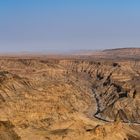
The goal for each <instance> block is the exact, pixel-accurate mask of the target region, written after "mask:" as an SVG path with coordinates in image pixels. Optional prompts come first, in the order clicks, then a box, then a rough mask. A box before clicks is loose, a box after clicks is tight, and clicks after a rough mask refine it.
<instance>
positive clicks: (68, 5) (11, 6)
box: [0, 0, 140, 53]
mask: <svg viewBox="0 0 140 140" xmlns="http://www.w3.org/2000/svg"><path fill="white" fill-rule="evenodd" d="M139 7H140V1H138V0H135V1H134V0H114V1H112V0H106V1H104V0H80V1H78V0H70V1H66V0H41V1H39V0H24V1H19V0H12V1H11V0H2V1H0V21H1V22H0V52H4V53H6V52H8V53H9V52H69V51H77V50H101V49H112V48H131V47H135V48H140V40H139V38H140V28H139V25H140V8H139Z"/></svg>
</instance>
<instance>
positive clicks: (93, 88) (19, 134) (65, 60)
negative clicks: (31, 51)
mask: <svg viewBox="0 0 140 140" xmlns="http://www.w3.org/2000/svg"><path fill="white" fill-rule="evenodd" d="M0 140H140V49H115V50H105V51H102V52H95V53H91V52H87V53H86V55H84V54H83V52H82V53H80V54H74V55H71V56H55V55H53V56H44V55H42V56H39V55H37V56H29V55H28V56H1V57H0Z"/></svg>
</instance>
